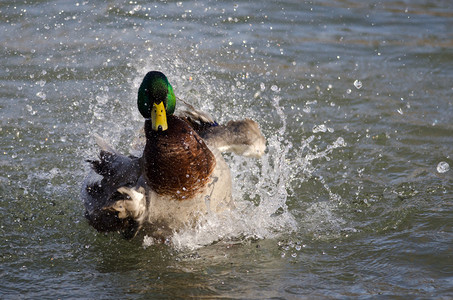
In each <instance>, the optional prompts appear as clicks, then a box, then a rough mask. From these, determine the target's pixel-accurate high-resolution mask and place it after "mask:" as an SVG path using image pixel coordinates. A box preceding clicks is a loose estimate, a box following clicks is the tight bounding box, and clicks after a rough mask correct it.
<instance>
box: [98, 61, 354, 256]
mask: <svg viewBox="0 0 453 300" xmlns="http://www.w3.org/2000/svg"><path fill="white" fill-rule="evenodd" d="M165 66H166V62H165V61H161V62H160V63H159V62H156V61H154V62H153V65H149V64H147V65H144V66H142V67H140V68H139V69H138V70H137V76H135V77H134V78H133V79H131V81H130V82H129V84H130V89H129V90H130V92H129V93H130V95H132V96H129V97H130V98H131V99H130V100H128V103H127V104H122V105H121V103H119V105H118V106H115V107H112V106H111V105H107V104H106V101H105V98H104V97H107V94H108V93H107V92H108V89H107V92H106V93H105V96H103V95H100V96H99V95H98V96H97V97H96V101H94V102H93V104H91V107H90V111H91V112H92V115H93V122H92V123H93V126H94V128H93V130H92V131H95V132H96V131H97V132H99V131H101V132H103V135H104V137H106V138H107V139H108V140H109V141H111V142H112V144H113V145H114V146H115V147H118V146H120V147H119V148H120V149H119V150H120V151H122V152H127V151H125V150H126V149H124V148H123V149H121V145H122V144H123V143H124V141H123V140H126V141H127V142H128V143H131V142H132V141H133V139H134V135H136V133H137V130H138V129H139V128H140V126H141V124H142V122H143V120H142V118H141V116H140V115H139V114H138V112H137V111H136V107H135V97H134V95H135V93H136V90H137V89H138V86H139V84H140V82H141V79H142V76H143V74H146V72H148V71H150V70H162V71H163V72H164V73H166V74H167V76H168V77H169V78H171V81H172V85H173V86H174V88H175V89H177V92H178V97H181V98H183V99H185V100H186V101H188V102H190V103H191V104H192V105H194V106H196V107H198V108H199V109H201V110H204V111H207V112H209V113H211V114H212V115H213V116H215V117H216V118H217V120H218V121H220V122H225V121H227V120H230V119H239V118H246V117H252V118H254V119H255V120H256V121H257V122H258V123H260V124H261V126H262V129H263V132H265V133H266V139H267V151H266V153H265V155H264V156H263V157H261V158H260V159H250V158H244V157H239V156H234V155H229V154H228V155H226V157H225V158H226V160H227V163H228V164H229V166H230V168H231V172H232V177H233V198H234V199H235V204H236V209H234V210H231V211H227V212H225V213H224V214H222V215H215V214H209V215H207V216H206V218H205V219H204V220H201V222H200V223H199V224H198V226H196V227H195V228H192V229H187V230H185V231H182V232H178V233H176V234H175V235H174V236H173V237H172V239H171V241H170V242H171V244H172V245H174V246H175V247H176V248H178V249H195V248H198V247H200V246H203V245H208V244H211V243H213V242H216V241H219V240H228V241H231V240H236V241H237V240H239V241H240V240H247V239H257V238H258V239H261V238H274V237H278V236H280V235H282V234H288V233H291V232H295V231H298V230H300V226H301V222H300V221H299V220H296V218H295V217H294V214H293V212H292V211H290V209H289V208H288V205H287V204H288V199H289V198H291V197H292V196H293V195H292V194H293V192H294V191H293V187H294V186H297V185H298V184H300V182H303V181H304V180H306V179H307V178H309V177H310V176H311V174H312V173H313V172H314V167H313V165H312V162H313V161H315V160H318V159H321V158H325V157H327V156H328V155H329V154H330V153H331V152H332V151H333V150H334V149H336V148H338V147H343V146H345V142H344V140H343V139H342V138H338V139H337V140H336V141H335V142H334V143H333V144H331V145H329V146H327V148H325V149H324V150H318V149H315V150H313V149H312V148H311V147H310V143H312V142H313V136H310V137H308V138H307V139H306V140H303V141H302V142H301V143H299V144H298V145H293V143H292V141H291V140H290V139H288V138H287V137H288V135H289V134H288V132H287V131H288V130H289V129H288V128H287V116H286V115H285V113H284V109H283V107H282V106H281V103H280V102H281V101H282V96H281V94H280V89H279V88H278V87H277V86H276V85H275V86H274V85H272V88H271V89H270V91H269V93H268V94H265V95H264V94H262V95H259V96H260V97H261V98H262V99H261V102H262V103H267V106H268V107H270V109H271V112H270V113H271V114H272V115H273V116H274V121H272V123H271V124H268V123H266V122H264V121H263V120H262V119H260V114H259V113H256V110H259V107H256V106H255V107H254V106H251V105H248V106H247V103H246V102H244V101H253V99H252V100H250V99H251V98H253V97H248V96H244V95H242V94H241V92H243V90H244V89H243V88H239V89H237V88H236V87H243V86H244V84H243V83H242V82H241V77H239V79H237V78H233V80H234V81H235V84H233V85H230V86H229V85H228V83H225V82H226V81H225V80H223V81H222V80H220V79H217V78H216V75H212V74H210V73H208V72H203V71H200V70H199V69H198V68H195V67H193V66H192V67H190V66H188V63H187V62H185V61H179V60H178V59H176V60H173V61H172V69H171V70H166V68H165ZM188 70H190V71H188ZM256 89H257V90H258V91H253V90H252V91H249V93H250V94H251V95H253V94H255V96H256V95H257V93H258V94H260V93H261V92H263V83H261V84H260V85H259V86H257V87H256ZM247 99H249V100H247ZM109 101H111V100H109ZM228 101H229V103H226V104H221V103H224V102H228ZM231 103H233V104H234V105H235V109H233V111H232V110H231V109H229V108H230V106H231ZM269 103H270V104H271V105H269ZM238 107H239V108H241V109H242V108H243V107H249V108H247V109H242V111H241V110H239V111H241V113H242V115H241V114H239V115H238V109H237V108H238ZM116 110H121V114H122V115H123V116H125V117H123V118H122V120H120V122H117V121H116V123H112V122H110V119H109V118H110V115H112V116H113V115H115V114H117V113H118V111H116ZM261 118H262V116H261ZM116 120H118V119H117V118H116ZM275 123H278V126H276V125H275ZM95 124H102V125H95ZM96 126H98V127H96ZM99 126H100V127H99ZM266 126H271V127H272V128H271V129H269V128H264V127H266ZM266 129H267V130H266ZM131 135H132V136H131ZM123 147H126V146H124V144H123ZM294 153H297V155H294ZM135 154H137V153H135ZM320 180H321V181H322V178H321V179H320ZM324 188H325V189H326V190H327V191H328V193H329V195H330V197H331V198H332V199H336V197H338V196H337V195H335V194H334V193H332V192H331V191H330V189H329V187H328V186H327V184H325V183H324ZM313 205H322V204H320V203H314V204H313ZM324 206H325V205H324ZM324 206H323V207H320V208H316V207H309V209H308V210H310V209H311V210H312V212H311V213H309V215H311V216H314V217H316V215H318V217H320V218H325V217H326V213H328V212H329V209H328V208H326V207H324ZM320 212H322V214H321V215H319V213H320ZM307 217H308V215H307ZM329 218H330V217H329ZM333 219H334V218H333ZM306 221H308V223H310V219H309V218H308V219H307V220H306ZM312 223H313V226H316V225H315V223H316V221H313V222H312ZM153 242H154V241H153V240H152V239H151V238H148V237H145V238H144V241H143V245H144V246H150V245H151V244H153Z"/></svg>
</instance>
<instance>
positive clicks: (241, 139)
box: [180, 107, 266, 157]
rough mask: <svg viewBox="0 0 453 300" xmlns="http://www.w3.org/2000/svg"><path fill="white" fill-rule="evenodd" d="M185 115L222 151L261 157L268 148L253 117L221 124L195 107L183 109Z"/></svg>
mask: <svg viewBox="0 0 453 300" xmlns="http://www.w3.org/2000/svg"><path fill="white" fill-rule="evenodd" d="M180 116H181V117H183V118H184V119H185V120H186V121H187V122H188V123H190V124H191V126H192V127H193V128H194V129H195V131H196V132H197V133H198V134H199V135H200V136H201V137H202V138H203V139H204V140H205V142H206V143H207V144H208V145H209V146H211V147H215V148H217V149H218V150H219V151H220V152H234V153H236V154H239V155H243V156H250V157H261V156H262V155H263V154H264V151H265V150H266V139H265V138H264V136H263V134H262V133H261V130H260V128H259V126H258V123H256V122H255V121H253V120H251V119H244V120H239V121H229V122H228V123H227V124H225V125H219V124H218V123H217V122H216V121H214V120H213V118H212V117H211V116H210V115H209V114H207V113H205V112H202V111H199V110H196V109H194V108H193V107H192V108H191V110H187V111H182V112H181V113H180Z"/></svg>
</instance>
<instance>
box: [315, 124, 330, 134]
mask: <svg viewBox="0 0 453 300" xmlns="http://www.w3.org/2000/svg"><path fill="white" fill-rule="evenodd" d="M326 131H327V127H326V125H324V124H321V125H315V126H313V133H317V132H326Z"/></svg>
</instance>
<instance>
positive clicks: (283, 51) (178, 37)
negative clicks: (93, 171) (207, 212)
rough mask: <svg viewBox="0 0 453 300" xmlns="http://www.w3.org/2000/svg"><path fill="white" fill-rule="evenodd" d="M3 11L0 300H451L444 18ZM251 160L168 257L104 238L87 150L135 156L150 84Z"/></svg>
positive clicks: (451, 86)
mask: <svg viewBox="0 0 453 300" xmlns="http://www.w3.org/2000/svg"><path fill="white" fill-rule="evenodd" d="M123 2H125V1H85V0H81V1H2V2H1V3H0V32H1V37H0V43H1V46H2V48H1V52H0V53H1V54H0V61H1V65H2V67H1V68H0V86H1V89H0V115H1V127H0V136H1V144H0V147H1V149H0V150H1V151H0V155H1V163H0V168H1V169H0V170H1V172H0V192H1V198H0V220H1V221H0V224H1V226H0V233H1V237H2V238H1V241H0V262H1V270H0V279H1V280H0V294H1V298H2V299H30V298H37V299H46V298H50V299H57V298H62V299H67V298H85V299H115V298H116V299H140V298H147V299H150V298H186V297H195V298H246V299H263V298H280V299H298V298H310V299H312V298H356V297H359V298H374V297H378V296H384V297H385V298H393V297H401V298H416V297H419V298H423V299H426V298H443V299H447V298H450V297H453V228H452V224H453V32H452V28H453V5H452V4H451V3H450V2H449V1H421V0H418V1H370V2H364V1H358V0H350V1H339V0H338V1H316V2H302V1H272V2H271V1H268V2H265V1H181V2H178V1H158V2H152V3H151V2H148V1H141V0H137V1H128V2H127V3H126V4H124V3H123ZM150 70H161V71H163V72H164V73H165V74H166V75H167V76H168V78H169V80H170V82H172V85H173V87H174V90H175V93H176V95H177V96H178V97H180V98H183V99H185V100H186V101H189V102H190V103H192V104H194V105H196V106H197V107H199V108H201V109H203V110H205V111H207V112H209V113H210V114H212V115H213V116H215V117H216V118H217V120H218V121H219V122H225V121H227V120H230V119H240V118H246V117H250V118H253V119H254V120H256V121H257V122H258V123H259V124H260V126H261V129H262V131H263V133H264V135H265V136H266V138H267V141H268V143H267V151H266V154H265V155H264V156H263V157H262V158H261V159H246V158H242V157H237V156H233V155H226V159H227V161H228V163H229V164H230V166H231V169H232V174H233V177H234V182H233V186H234V198H235V200H236V203H237V206H238V210H237V211H233V212H232V213H231V214H230V215H229V218H228V219H227V220H223V221H220V220H217V219H214V218H212V219H210V220H209V222H208V223H206V224H205V225H203V226H200V227H199V228H197V229H196V230H193V231H186V232H181V233H180V234H178V235H176V236H175V237H174V238H173V239H172V246H169V245H155V244H153V243H151V242H150V241H149V239H147V238H146V237H141V238H137V239H135V240H132V241H126V240H124V239H122V238H121V237H120V236H119V235H117V234H115V233H112V234H100V233H97V232H96V231H95V230H94V229H93V228H91V227H90V226H89V225H88V224H87V221H86V220H85V218H84V208H83V203H82V202H81V200H80V198H79V191H80V187H81V183H82V181H83V179H84V177H85V176H86V173H87V172H88V169H89V168H88V165H87V163H86V162H85V161H84V160H85V159H87V158H93V157H95V156H96V155H97V151H98V149H97V146H96V145H95V141H94V138H93V134H100V135H101V136H103V137H104V138H105V139H107V140H108V141H109V142H110V143H111V144H112V145H113V146H115V147H116V148H117V149H118V150H120V151H122V152H124V153H129V151H130V144H131V142H132V141H133V139H134V136H135V134H136V133H137V130H138V129H139V128H140V127H141V126H142V124H143V120H142V118H141V116H140V114H139V113H138V111H137V108H136V93H137V89H138V85H139V83H140V81H141V79H142V77H143V76H144V74H145V73H146V72H147V71H150Z"/></svg>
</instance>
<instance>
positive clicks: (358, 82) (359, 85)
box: [354, 79, 362, 90]
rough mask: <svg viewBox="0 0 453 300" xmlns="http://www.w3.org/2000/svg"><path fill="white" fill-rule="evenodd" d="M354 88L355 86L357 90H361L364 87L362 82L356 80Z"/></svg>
mask: <svg viewBox="0 0 453 300" xmlns="http://www.w3.org/2000/svg"><path fill="white" fill-rule="evenodd" d="M354 86H355V88H356V89H358V90H359V89H360V88H361V87H362V82H361V81H360V80H357V79H356V80H355V81H354Z"/></svg>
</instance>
